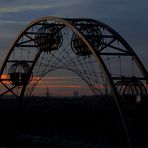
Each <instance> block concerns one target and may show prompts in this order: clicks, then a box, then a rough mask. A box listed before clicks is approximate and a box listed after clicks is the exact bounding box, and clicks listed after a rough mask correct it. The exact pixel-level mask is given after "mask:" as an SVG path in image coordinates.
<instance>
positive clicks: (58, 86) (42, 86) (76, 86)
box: [36, 84, 81, 88]
mask: <svg viewBox="0 0 148 148" xmlns="http://www.w3.org/2000/svg"><path fill="white" fill-rule="evenodd" d="M47 87H48V88H81V85H65V84H63V85H37V86H36V88H47Z"/></svg>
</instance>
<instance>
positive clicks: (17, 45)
mask: <svg viewBox="0 0 148 148" xmlns="http://www.w3.org/2000/svg"><path fill="white" fill-rule="evenodd" d="M53 28H54V29H53ZM57 30H58V31H59V30H60V33H59V32H58V33H57ZM52 31H53V33H52ZM54 31H55V32H54ZM54 34H56V35H55V36H54ZM47 35H48V36H49V35H50V36H51V38H53V39H57V41H58V42H61V44H60V45H59V44H58V43H57V41H56V42H55V43H57V44H58V45H52V46H51V45H49V44H48V40H51V39H50V38H49V37H48V36H47ZM53 36H54V37H53ZM63 37H64V39H63ZM52 42H54V41H53V40H52ZM43 43H45V45H46V46H48V47H50V48H51V49H52V50H51V49H49V51H48V49H47V48H45V47H44V45H43ZM40 46H42V48H41V47H40ZM55 47H56V48H57V49H55ZM60 50H62V53H61V55H58V54H57V53H58V52H59V51H60ZM56 51H57V53H55V52H56ZM63 52H64V54H65V55H64V54H63ZM68 56H70V58H72V60H71V59H67V57H68ZM65 59H66V60H65ZM114 59H116V60H114ZM52 60H54V63H52ZM64 60H65V61H64ZM129 61H130V62H131V63H132V64H131V67H130V66H129V65H130V64H129V63H128V62H129ZM123 62H126V63H124V64H123ZM24 63H26V65H28V66H29V67H27V68H25V71H26V69H27V72H26V74H27V77H29V78H31V77H33V78H32V81H31V82H30V83H28V82H26V83H23V81H21V82H20V81H19V82H18V81H17V80H16V78H18V77H19V76H18V77H16V75H15V77H14V75H11V74H10V69H15V70H16V69H17V67H16V66H17V65H19V66H20V67H23V66H24V65H25V64H24ZM49 63H51V64H49ZM88 63H89V66H88ZM68 64H69V65H68ZM117 64H119V65H117ZM86 65H87V66H86ZM90 65H91V66H90ZM12 66H13V68H12ZM79 66H80V67H79ZM126 66H128V67H126ZM62 68H63V69H67V70H70V71H73V72H74V73H76V74H77V75H78V76H79V77H81V78H82V79H83V80H84V81H86V83H87V84H88V85H89V87H90V88H91V89H92V90H93V91H94V92H95V93H96V92H100V90H99V88H98V87H97V85H98V84H99V83H100V81H99V76H100V75H101V76H102V77H103V78H102V81H103V80H104V79H106V80H107V82H106V87H110V89H111V92H112V94H113V95H114V98H115V102H116V104H117V107H118V109H119V112H120V115H121V118H122V121H123V124H124V127H125V130H126V132H127V133H128V131H127V128H126V123H125V120H124V116H123V114H122V112H121V109H120V104H119V102H118V99H119V97H120V96H119V93H118V90H117V88H116V85H115V84H116V83H117V81H120V80H122V78H123V77H124V78H125V77H126V78H128V79H130V78H131V79H132V77H136V78H137V79H138V80H139V81H142V82H143V84H145V83H146V81H147V79H148V73H147V71H146V69H145V68H144V66H143V64H142V62H141V61H140V59H139V58H138V56H137V55H136V53H135V52H134V50H133V49H132V48H131V47H130V46H129V44H128V43H127V42H126V41H125V40H124V39H123V38H122V37H121V36H120V35H119V34H118V33H117V32H116V31H115V30H113V29H112V28H111V27H110V26H108V25H106V24H104V23H102V22H99V21H96V20H93V19H87V18H82V19H70V18H58V17H42V18H39V19H36V20H34V21H33V22H31V23H30V24H29V25H28V26H27V27H26V28H25V29H24V30H23V31H22V32H21V33H20V34H19V35H18V37H17V38H16V40H15V41H14V43H13V45H12V47H11V48H10V50H9V53H8V55H7V57H6V58H5V61H4V63H3V65H2V68H1V71H0V78H1V79H0V82H1V84H2V86H4V87H5V89H6V90H5V91H3V92H1V96H2V95H4V94H6V93H8V92H10V93H12V94H13V95H14V96H16V97H17V98H18V99H21V98H23V96H24V94H25V95H26V92H27V91H26V90H28V89H30V90H29V91H30V92H29V94H30V93H31V91H32V90H33V88H34V87H35V86H36V85H37V83H38V81H39V80H41V78H43V77H44V76H45V75H46V74H47V73H49V72H51V71H54V70H56V69H62ZM8 69H9V70H8ZM36 69H39V70H38V71H37V70H36ZM41 69H42V73H40V72H41ZM88 69H89V71H88ZM96 69H97V70H96ZM98 69H99V70H98ZM131 69H132V71H131V73H129V71H130V70H131ZM12 71H13V70H11V72H12ZM96 71H97V72H96ZM134 71H136V72H135V73H134ZM4 74H6V75H8V74H9V77H6V78H4V77H3V75H4ZM12 74H13V73H12ZM12 76H13V77H12ZM12 78H13V79H14V82H13V81H12V80H11V79H12ZM92 79H93V81H92ZM102 81H101V82H102ZM104 85H105V84H104ZM15 89H18V90H17V93H16V90H15ZM25 91H26V92H25Z"/></svg>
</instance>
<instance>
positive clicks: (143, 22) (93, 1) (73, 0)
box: [0, 0, 148, 68]
mask: <svg viewBox="0 0 148 148" xmlns="http://www.w3.org/2000/svg"><path fill="white" fill-rule="evenodd" d="M41 16H59V17H76V18H77V17H90V18H94V19H97V20H100V21H103V22H104V23H106V24H108V25H110V26H111V27H112V28H114V29H115V30H116V31H117V32H119V33H120V34H121V35H122V36H123V37H124V38H125V39H126V40H127V41H128V43H129V44H130V45H131V46H132V47H133V49H134V50H135V51H136V53H137V54H138V55H139V57H140V58H141V59H142V61H143V62H144V64H145V65H146V67H147V68H148V62H147V55H148V28H147V27H148V0H122V1H121V0H1V1H0V54H1V55H4V56H3V58H4V57H5V54H6V53H7V52H8V49H9V47H10V46H11V45H12V43H13V40H14V39H15V37H16V36H17V33H18V32H20V31H21V30H22V29H23V28H24V27H25V25H27V24H28V23H29V22H30V21H32V20H33V19H36V18H38V17H41ZM3 58H2V59H1V61H2V60H3Z"/></svg>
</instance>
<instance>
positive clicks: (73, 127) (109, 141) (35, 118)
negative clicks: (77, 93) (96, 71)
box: [0, 96, 148, 148]
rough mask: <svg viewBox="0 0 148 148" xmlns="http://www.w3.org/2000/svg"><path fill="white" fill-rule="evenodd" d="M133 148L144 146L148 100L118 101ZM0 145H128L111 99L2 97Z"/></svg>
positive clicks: (77, 147)
mask: <svg viewBox="0 0 148 148" xmlns="http://www.w3.org/2000/svg"><path fill="white" fill-rule="evenodd" d="M121 104H122V109H123V111H124V115H125V116H126V119H127V120H126V122H127V123H128V129H129V134H130V139H131V141H132V145H133V148H147V147H148V107H147V106H148V101H147V97H145V98H143V99H142V101H141V102H140V103H136V102H135V100H134V99H133V98H130V97H127V98H126V99H125V100H121ZM1 147H3V148H4V147H15V148H24V147H41V148H42V147H50V148H55V147H60V148H122V147H123V148H126V147H127V148H128V143H127V137H126V134H125V131H124V128H123V125H122V122H121V118H120V116H119V113H118V110H117V108H116V105H115V103H114V101H113V98H112V97H109V96H108V97H107V96H106V97H103V96H100V97H86V96H85V97H81V98H45V97H40V98H37V97H36V98H30V99H25V101H24V102H23V106H22V107H21V110H19V112H18V111H17V101H16V100H13V99H10V98H9V97H8V98H2V99H1V100H0V148H1Z"/></svg>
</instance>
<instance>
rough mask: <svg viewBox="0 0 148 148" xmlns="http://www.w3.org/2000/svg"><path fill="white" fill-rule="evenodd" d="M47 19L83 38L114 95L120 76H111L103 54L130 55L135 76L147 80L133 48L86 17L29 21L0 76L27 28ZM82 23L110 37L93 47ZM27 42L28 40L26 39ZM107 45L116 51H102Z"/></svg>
mask: <svg viewBox="0 0 148 148" xmlns="http://www.w3.org/2000/svg"><path fill="white" fill-rule="evenodd" d="M47 21H55V22H58V23H59V24H60V25H61V26H62V27H63V28H64V27H65V26H67V27H69V28H70V29H71V30H72V31H73V32H74V33H76V34H77V35H78V36H79V37H80V38H81V39H82V40H83V42H84V43H85V44H86V46H87V47H88V50H90V52H91V53H92V54H93V55H94V56H95V57H96V61H97V63H98V65H99V68H101V71H102V72H103V74H104V76H105V78H106V79H107V81H108V83H109V85H110V87H111V89H112V92H113V93H114V96H118V92H117V89H116V87H115V82H114V81H116V80H120V79H121V77H122V76H118V77H114V76H112V74H111V71H110V70H109V68H108V67H107V64H106V63H105V61H104V59H103V57H104V56H130V57H132V59H133V60H134V61H135V63H136V65H137V66H138V69H139V71H140V72H141V75H140V77H137V78H138V79H140V80H147V78H148V73H147V71H146V69H145V68H144V66H143V64H142V62H141V61H140V59H139V58H138V56H137V55H136V53H135V52H134V50H133V49H132V48H131V47H130V45H129V44H128V43H127V42H126V41H125V40H124V39H123V38H122V37H121V36H120V35H119V34H118V33H117V32H116V31H115V30H113V29H112V28H111V27H110V26H108V25H106V24H104V23H102V22H99V21H96V20H92V19H87V18H86V19H85V18H83V19H70V18H64V19H63V18H57V17H42V18H39V19H37V20H34V21H33V22H31V23H30V24H29V25H28V26H27V27H26V28H25V29H24V30H23V31H22V32H21V33H20V34H19V35H18V37H17V38H16V40H15V41H14V43H13V45H12V47H11V48H10V50H9V53H8V55H7V57H6V58H5V61H4V63H3V65H2V68H1V71H0V76H2V74H3V73H4V69H5V67H6V65H7V63H8V62H10V63H11V61H10V60H9V58H10V56H11V55H12V52H13V51H14V48H16V47H19V44H18V43H19V41H20V40H21V39H22V38H23V37H24V36H26V37H28V38H29V35H28V33H27V31H28V30H29V29H31V28H32V27H34V26H36V25H40V26H42V25H43V24H44V23H47ZM42 23H43V24H42ZM53 24H54V23H53ZM55 24H56V23H55ZM84 24H87V25H90V26H91V27H94V26H95V27H97V29H98V30H100V31H101V32H103V31H104V30H105V31H107V32H108V33H109V34H107V35H106V34H101V35H100V36H101V37H100V38H103V39H111V40H110V41H109V42H108V43H106V42H104V41H101V43H100V44H101V45H102V47H101V48H100V49H96V48H95V47H93V45H92V44H91V42H90V40H89V39H88V38H87V37H86V35H85V33H84V32H83V31H82V30H81V28H80V26H81V25H84ZM31 40H33V39H30V41H31ZM116 41H117V42H119V43H120V44H121V45H122V46H123V49H122V48H118V47H115V46H114V45H113V43H114V42H116ZM27 42H29V41H27ZM22 43H23V42H22ZM22 43H21V44H22ZM24 43H25V42H24ZM21 44H20V47H21V46H23V45H21ZM24 46H25V45H24ZM27 46H29V45H26V47H27ZM31 46H33V45H31ZM31 46H30V47H31ZM34 47H35V45H34ZM107 47H111V48H113V50H115V51H117V52H113V50H112V51H111V52H110V51H109V52H104V50H105V49H106V48H107ZM41 53H42V51H41V50H38V51H37V53H36V56H35V57H34V59H32V61H28V62H31V63H32V64H30V66H31V70H30V74H31V72H32V71H33V69H34V66H35V64H36V62H37V60H38V58H39V57H40V54H41ZM18 56H19V55H18ZM15 61H17V58H16V59H15ZM13 62H14V61H13ZM13 62H12V63H13ZM4 81H5V80H3V79H1V83H2V84H3V82H4ZM4 85H5V84H4ZM5 87H6V88H7V86H5ZM25 88H26V86H24V87H22V92H21V96H23V95H24V92H25ZM7 89H8V88H7ZM9 90H10V91H11V92H12V93H13V91H12V89H11V88H10V89H9ZM13 94H14V93H13ZM18 97H19V96H18Z"/></svg>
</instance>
